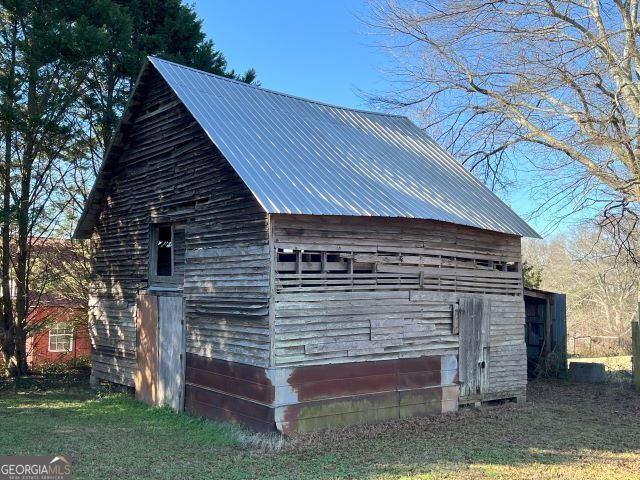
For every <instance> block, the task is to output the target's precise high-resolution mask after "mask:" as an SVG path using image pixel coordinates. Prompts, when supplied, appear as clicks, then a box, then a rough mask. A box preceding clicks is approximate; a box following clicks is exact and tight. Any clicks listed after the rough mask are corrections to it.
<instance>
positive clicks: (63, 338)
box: [11, 237, 91, 366]
mask: <svg viewBox="0 0 640 480" xmlns="http://www.w3.org/2000/svg"><path fill="white" fill-rule="evenodd" d="M31 256H32V261H33V262H34V264H39V265H40V269H39V270H40V273H38V274H36V276H35V277H34V281H33V283H34V284H35V285H36V286H35V287H34V291H32V292H31V297H32V299H31V300H30V304H31V305H30V309H31V310H30V313H29V316H28V317H27V324H28V337H27V345H26V351H27V363H28V364H29V366H37V365H42V364H44V363H52V362H62V361H69V360H73V359H76V358H78V357H89V356H90V355H91V344H90V341H89V332H88V329H87V311H86V307H85V306H84V305H82V303H81V301H82V295H80V296H75V297H74V296H72V295H68V296H67V295H64V294H61V293H59V292H64V291H68V290H72V289H73V287H71V286H70V285H71V284H73V283H74V282H69V281H68V280H70V279H77V278H78V276H79V275H82V269H83V266H82V259H81V256H80V255H79V254H78V252H76V251H74V248H73V244H72V243H71V242H70V241H68V240H63V239H58V238H35V237H34V238H32V246H31ZM38 285H40V287H38ZM49 286H55V287H56V288H49ZM11 290H12V291H11V294H12V297H14V298H15V295H16V292H15V284H14V283H13V282H12V285H11ZM62 297H67V298H62ZM73 298H75V300H74V299H73Z"/></svg>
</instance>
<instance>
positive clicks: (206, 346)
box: [90, 69, 269, 385]
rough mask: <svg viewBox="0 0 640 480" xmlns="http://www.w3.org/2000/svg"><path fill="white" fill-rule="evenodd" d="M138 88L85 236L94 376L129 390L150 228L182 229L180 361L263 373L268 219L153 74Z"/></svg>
mask: <svg viewBox="0 0 640 480" xmlns="http://www.w3.org/2000/svg"><path fill="white" fill-rule="evenodd" d="M141 87H142V88H140V89H139V90H138V91H139V94H138V96H137V98H135V99H134V102H133V104H134V109H135V112H136V113H134V114H133V115H132V116H131V117H130V118H129V119H128V121H127V125H125V129H126V134H125V137H124V142H123V147H122V151H121V152H119V154H118V161H117V162H115V164H112V165H108V167H107V169H106V171H105V174H108V175H109V176H110V177H111V178H110V182H109V189H108V191H107V192H106V195H105V201H104V204H103V206H102V209H101V212H100V214H99V216H98V218H97V221H96V227H95V231H94V234H93V236H92V243H93V251H94V273H95V282H94V285H93V289H92V295H91V301H90V303H91V313H90V322H91V333H92V335H91V336H92V343H93V348H94V354H93V371H94V375H96V376H97V377H99V378H104V379H107V380H110V381H114V382H117V383H121V384H125V385H133V383H134V369H135V360H136V352H135V338H136V336H135V335H136V333H135V320H134V319H135V317H134V313H135V301H136V295H137V292H138V291H139V290H140V289H145V288H148V286H149V285H148V252H149V232H150V224H151V223H153V222H181V223H184V224H185V225H186V229H185V243H186V250H185V257H186V258H185V262H186V263H185V265H184V296H185V306H186V332H187V342H186V344H187V347H186V348H187V352H190V353H194V354H198V355H201V356H204V357H210V358H222V359H228V360H235V361H239V362H244V363H251V364H256V365H266V364H267V363H268V358H269V320H268V301H269V300H268V293H269V254H268V227H267V225H268V218H267V216H266V214H265V213H263V211H262V209H261V208H260V206H259V205H258V204H257V202H256V201H255V199H254V198H253V196H252V195H251V193H250V192H249V190H248V189H247V188H246V186H245V185H244V184H243V183H242V181H241V180H240V178H239V177H238V176H237V174H236V173H235V172H234V171H233V169H232V168H231V167H230V166H229V165H228V163H227V162H226V160H224V158H223V157H222V156H221V154H220V153H219V151H218V150H217V149H216V148H215V146H214V145H213V144H212V143H211V142H210V140H209V139H208V138H207V137H206V135H205V134H204V132H203V131H202V129H201V128H200V127H199V126H198V125H197V124H196V122H195V120H194V119H193V117H192V116H191V114H189V113H188V112H187V110H186V109H185V108H184V107H183V106H182V104H181V103H180V102H179V101H178V100H177V98H176V97H175V95H174V94H173V93H172V92H171V90H170V89H169V87H168V86H167V85H166V83H165V82H164V81H163V80H162V79H161V78H160V77H159V76H158V75H157V74H156V73H155V72H153V70H152V69H151V72H150V74H149V75H148V76H147V77H146V78H143V79H142V81H141ZM177 270H178V271H179V270H181V269H177ZM180 287H182V285H180Z"/></svg>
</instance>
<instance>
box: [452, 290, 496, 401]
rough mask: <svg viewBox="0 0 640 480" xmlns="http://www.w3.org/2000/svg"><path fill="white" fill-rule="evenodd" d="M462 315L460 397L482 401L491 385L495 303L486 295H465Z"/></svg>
mask: <svg viewBox="0 0 640 480" xmlns="http://www.w3.org/2000/svg"><path fill="white" fill-rule="evenodd" d="M459 315H460V318H459V327H458V328H459V335H460V337H459V342H460V348H459V354H458V373H459V377H460V378H459V380H460V397H461V398H465V399H469V400H480V399H481V398H482V395H483V394H484V393H486V391H487V389H488V387H489V352H490V345H489V333H490V328H491V327H490V318H491V305H490V303H489V301H488V300H486V299H484V298H482V297H463V298H461V299H460V306H459Z"/></svg>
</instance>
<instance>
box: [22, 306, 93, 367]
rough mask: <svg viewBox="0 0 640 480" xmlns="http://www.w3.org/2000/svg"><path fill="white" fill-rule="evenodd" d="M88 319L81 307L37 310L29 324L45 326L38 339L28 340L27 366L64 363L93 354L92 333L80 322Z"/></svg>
mask: <svg viewBox="0 0 640 480" xmlns="http://www.w3.org/2000/svg"><path fill="white" fill-rule="evenodd" d="M79 315H85V310H84V309H83V308H82V307H78V306H68V305H44V306H38V307H36V308H35V309H34V310H33V312H31V314H30V315H29V320H28V321H29V322H31V323H37V324H43V323H45V322H46V324H47V325H48V327H49V328H44V329H43V330H42V331H40V332H39V333H37V334H36V335H34V336H32V337H29V338H27V353H28V355H27V362H28V363H29V366H35V365H41V364H43V363H51V362H63V361H68V360H72V359H75V358H77V357H82V356H85V357H88V356H89V355H90V354H91V345H90V343H89V332H88V331H87V327H86V326H84V325H78V322H77V321H76V319H77V318H78V316H79Z"/></svg>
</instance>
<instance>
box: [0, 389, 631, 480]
mask: <svg viewBox="0 0 640 480" xmlns="http://www.w3.org/2000/svg"><path fill="white" fill-rule="evenodd" d="M638 418H640V396H639V395H637V394H636V393H634V392H633V391H632V390H631V389H630V388H626V387H625V386H624V385H616V386H611V385H598V386H594V385H584V384H572V383H568V382H563V381H548V380H546V381H536V382H532V384H531V385H530V387H529V402H528V403H527V404H526V405H515V404H506V405H501V406H496V407H487V408H483V409H481V410H480V411H476V410H473V409H466V410H464V411H461V412H460V413H458V414H453V415H447V416H443V417H425V418H412V419H406V420H402V421H397V422H389V423H385V424H379V425H370V426H361V427H355V428H345V429H338V430H332V431H328V432H318V433H314V434H310V435H304V436H300V437H296V438H294V439H292V440H291V442H290V444H289V445H288V446H286V448H284V449H283V450H282V451H280V452H277V453H269V454H261V453H258V452H256V451H255V449H248V448H242V447H241V443H242V442H241V441H239V437H238V436H237V432H238V431H239V430H237V429H236V428H235V427H231V426H228V425H224V424H216V423H212V422H207V421H203V420H201V419H196V418H192V417H189V416H187V415H183V414H181V415H178V414H175V413H174V412H172V411H170V410H168V409H164V408H149V407H147V406H145V405H143V404H141V403H138V402H136V401H134V400H133V399H132V398H131V397H130V396H127V395H124V394H113V393H108V392H100V393H98V394H96V393H95V392H93V391H90V390H88V389H83V388H78V389H77V390H76V391H74V392H72V393H71V394H69V393H66V392H65V391H64V389H62V390H60V389H57V390H53V391H44V390H42V388H40V387H37V388H35V389H34V388H31V389H29V388H26V389H22V390H20V389H18V390H17V391H15V392H11V391H10V392H5V393H4V394H0V424H2V425H3V430H4V431H5V432H6V435H5V436H4V438H0V447H1V448H0V451H1V453H4V452H9V453H24V454H47V453H48V454H67V455H69V456H70V458H72V459H73V461H74V465H75V468H77V472H78V473H79V476H80V477H82V478H108V477H114V476H118V475H126V476H127V478H221V479H225V478H228V479H245V478H276V479H278V478H281V479H286V478H301V479H306V478H309V479H311V478H314V479H315V478H371V479H384V478H421V479H423V478H465V477H466V478H528V479H533V478H548V477H553V478H614V477H617V478H625V477H627V478H633V476H634V475H637V472H638V471H640V452H639V451H638V449H639V445H640V428H638V424H637V422H638ZM33 432H41V433H40V434H36V435H34V434H33ZM111 458H113V460H111Z"/></svg>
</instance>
